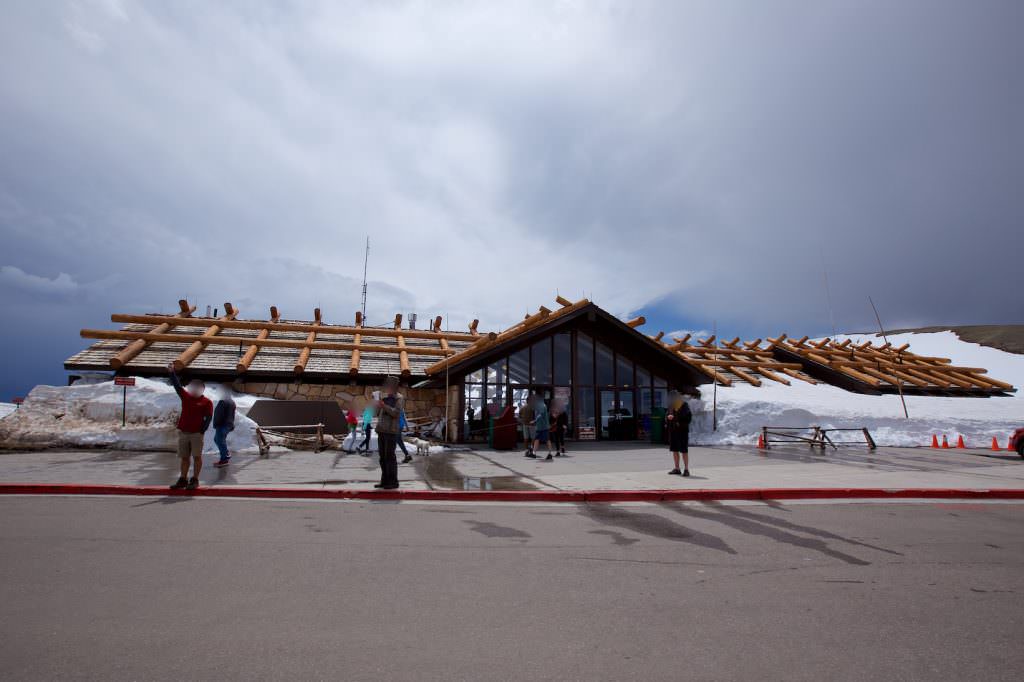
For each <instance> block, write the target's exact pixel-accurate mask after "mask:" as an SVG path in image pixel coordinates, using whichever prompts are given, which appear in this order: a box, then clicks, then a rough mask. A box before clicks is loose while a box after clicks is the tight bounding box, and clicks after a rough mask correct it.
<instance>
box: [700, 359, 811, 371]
mask: <svg viewBox="0 0 1024 682" xmlns="http://www.w3.org/2000/svg"><path fill="white" fill-rule="evenodd" d="M686 361H687V362H689V363H692V364H696V365H713V366H715V367H728V368H729V369H732V368H733V367H747V368H749V369H760V368H762V367H767V368H768V369H779V370H781V369H800V368H801V367H802V366H803V365H801V364H800V363H799V362H779V361H777V360H771V361H768V362H759V361H757V360H716V359H707V358H701V359H697V358H686Z"/></svg>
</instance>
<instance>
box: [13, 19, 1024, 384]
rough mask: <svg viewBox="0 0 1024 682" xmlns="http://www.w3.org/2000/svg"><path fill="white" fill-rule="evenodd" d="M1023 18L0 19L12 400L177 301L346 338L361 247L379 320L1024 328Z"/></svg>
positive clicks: (818, 328) (802, 328) (771, 329)
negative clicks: (93, 336) (582, 314)
mask: <svg viewBox="0 0 1024 682" xmlns="http://www.w3.org/2000/svg"><path fill="white" fill-rule="evenodd" d="M1021 8H1022V6H1021V5H1020V3H1016V2H1006V3H998V2H988V1H983V2H976V3H961V2H933V1H930V0H929V1H927V2H924V1H922V2H900V3H832V2H806V3H798V2H779V3H754V2H750V3H737V4H728V3H713V4H712V3H676V2H663V3H642V2H629V3H625V2H623V3H617V2H606V3H549V2H537V3H501V4H499V3H463V2H457V3H456V2H452V3H444V2H440V3H438V2H431V3H416V2H412V3H365V4H364V3H302V4H284V5H279V4H274V5H271V6H267V7H256V6H254V5H253V4H252V3H240V4H235V5H232V4H223V3H195V4H184V3H136V2H118V1H116V0H105V1H95V2H87V1H84V0H79V1H69V2H63V3H61V2H55V3H30V2H24V3H13V4H12V3H7V4H5V6H4V8H3V9H2V10H0V44H2V45H3V51H4V59H3V60H0V254H2V256H0V287H2V289H3V292H2V293H3V301H4V303H3V304H2V305H3V306H4V307H3V313H4V316H5V319H6V320H7V321H8V327H7V328H8V329H10V330H13V329H19V330H30V329H32V328H38V330H39V331H38V332H32V331H28V332H24V333H18V334H15V333H13V332H12V331H8V332H5V334H4V335H3V336H2V337H0V344H2V348H0V350H2V351H3V352H5V353H9V354H10V353H15V354H17V355H18V357H20V358H22V359H23V360H24V362H20V363H18V367H19V369H18V371H17V372H15V373H10V374H9V376H8V377H5V379H4V390H6V391H7V392H10V391H12V390H14V388H13V387H18V389H17V390H23V389H24V387H26V386H28V385H30V384H31V383H32V382H34V381H42V380H50V381H53V380H59V374H56V368H57V367H58V366H59V362H60V360H61V359H62V358H63V355H66V354H68V353H70V352H72V351H74V350H75V349H77V348H78V347H80V345H81V343H82V342H81V341H80V340H79V339H78V338H77V334H76V332H77V330H78V328H79V327H82V326H99V325H100V324H101V323H102V322H103V321H104V320H105V319H107V316H108V315H109V313H110V312H111V311H114V310H126V311H129V310H160V309H163V310H170V309H172V308H173V306H174V302H175V300H177V298H179V297H181V296H188V297H189V298H190V299H191V300H193V301H195V302H197V303H199V304H200V305H206V304H211V305H214V306H219V305H222V303H223V302H224V301H225V300H231V301H232V302H233V303H235V304H236V305H239V307H240V308H241V309H242V310H243V315H246V316H249V315H251V316H254V317H255V316H262V315H264V311H265V309H266V307H267V306H268V305H270V304H276V305H278V306H279V307H281V308H282V312H283V313H284V314H286V315H294V316H297V317H298V316H308V315H309V311H310V310H311V309H312V308H313V307H314V306H317V305H319V306H320V307H321V308H323V309H324V312H325V315H326V316H327V317H328V319H330V320H334V321H340V320H344V319H348V318H349V317H350V316H351V315H352V311H354V310H355V309H356V308H357V307H358V305H359V281H360V279H361V276H362V272H361V268H362V245H363V240H364V238H365V235H366V234H367V233H369V234H370V236H371V244H372V246H371V261H370V266H371V268H370V269H371V280H373V283H372V284H371V297H370V308H371V318H372V319H376V320H378V321H381V320H383V319H385V318H387V317H389V316H390V315H391V314H393V313H394V312H396V311H402V312H407V311H410V310H413V309H415V310H418V311H419V312H420V313H421V314H422V315H434V314H446V315H448V316H449V318H450V319H451V321H452V324H453V325H463V324H465V322H466V320H468V319H470V318H472V317H480V318H481V321H482V322H481V323H482V324H483V325H484V326H486V327H489V328H494V327H500V326H503V325H507V324H509V323H511V322H513V321H515V320H516V319H518V318H519V317H520V316H521V315H522V313H523V312H524V311H525V310H526V309H528V308H535V307H536V306H537V305H538V304H539V303H542V302H548V301H550V299H551V297H552V296H553V293H554V291H555V290H558V291H560V292H561V293H563V294H565V295H567V296H570V297H575V296H580V295H583V294H585V293H586V294H592V295H593V297H594V298H595V299H596V300H597V301H598V302H599V303H601V304H602V305H604V306H606V307H608V308H609V309H611V310H612V311H614V312H617V313H621V314H626V313H629V312H632V311H635V310H638V309H642V308H644V307H645V306H649V307H650V308H651V309H652V310H653V311H654V312H655V314H654V315H652V317H654V318H656V319H657V321H658V322H659V323H661V324H663V325H664V326H665V327H666V331H669V330H670V329H679V328H683V327H686V328H690V329H707V328H709V327H710V322H711V321H712V320H714V321H716V323H717V324H718V325H719V328H722V327H726V328H729V329H734V330H735V332H736V333H749V334H753V335H764V334H769V333H777V332H779V331H787V332H790V333H805V332H806V333H811V334H815V333H824V332H828V331H829V330H830V326H831V323H830V321H829V312H828V307H827V305H826V295H825V290H824V278H825V273H826V272H827V277H828V281H829V284H830V291H831V301H832V307H833V316H834V318H835V321H836V325H837V326H838V327H840V328H841V329H863V328H867V327H869V326H870V325H871V322H872V320H873V317H872V315H871V311H870V307H869V306H868V304H867V296H868V295H872V296H874V298H875V300H876V302H878V303H879V306H880V308H881V310H882V313H883V315H884V316H885V318H886V321H887V322H889V323H891V324H892V325H894V326H895V325H904V324H927V323H943V322H951V323H952V322H957V323H971V322H975V323H978V322H1015V321H1021V320H1022V319H1024V297H1022V296H1020V294H1019V289H1020V287H1019V279H1020V267H1021V266H1020V263H1021V262H1022V261H1021V254H1022V253H1024V238H1022V229H1021V228H1022V225H1024V202H1022V200H1021V198H1020V195H1021V189H1022V187H1024V124H1022V121H1024V105H1022V97H1024V95H1022V93H1024V88H1022V87H1021V86H1022V83H1021V76H1020V66H1021V63H1022V52H1021V50H1022V48H1021V41H1020V40H1018V35H1017V34H1018V32H1019V27H1020V26H1021V25H1022V23H1024V15H1022V9H1021ZM44 336H45V339H46V340H45V342H43V341H42V339H43V337H44ZM55 374H56V377H57V378H56V379H55ZM0 397H4V396H0Z"/></svg>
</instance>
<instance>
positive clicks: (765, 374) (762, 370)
mask: <svg viewBox="0 0 1024 682" xmlns="http://www.w3.org/2000/svg"><path fill="white" fill-rule="evenodd" d="M757 371H758V372H759V373H760V374H761V376H763V377H766V378H768V379H771V380H772V381H777V382H779V383H780V384H782V385H783V386H791V385H792V384H790V382H789V379H786V378H784V377H780V376H779V375H778V374H776V373H775V372H773V371H771V370H769V369H765V368H764V367H758V368H757Z"/></svg>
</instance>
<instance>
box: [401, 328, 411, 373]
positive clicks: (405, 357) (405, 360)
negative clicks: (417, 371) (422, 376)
mask: <svg viewBox="0 0 1024 682" xmlns="http://www.w3.org/2000/svg"><path fill="white" fill-rule="evenodd" d="M398 366H399V367H400V368H401V370H402V375H403V376H409V375H410V374H412V370H410V369H409V352H408V351H407V350H406V349H405V337H404V336H399V337H398Z"/></svg>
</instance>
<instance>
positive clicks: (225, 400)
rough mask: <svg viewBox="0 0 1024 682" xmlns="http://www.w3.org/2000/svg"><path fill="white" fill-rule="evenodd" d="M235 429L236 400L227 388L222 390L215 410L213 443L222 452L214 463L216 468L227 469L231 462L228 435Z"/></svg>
mask: <svg viewBox="0 0 1024 682" xmlns="http://www.w3.org/2000/svg"><path fill="white" fill-rule="evenodd" d="M234 428H235V400H234V398H232V397H231V391H230V390H228V389H227V388H225V387H223V386H222V387H221V389H220V399H219V400H218V401H217V407H215V408H214V410H213V442H214V443H216V444H217V449H218V450H220V459H219V460H217V461H216V462H214V464H213V466H215V467H226V466H227V465H228V463H229V462H230V461H231V455H230V454H229V453H228V434H229V433H231V432H232V431H233V430H234Z"/></svg>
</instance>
